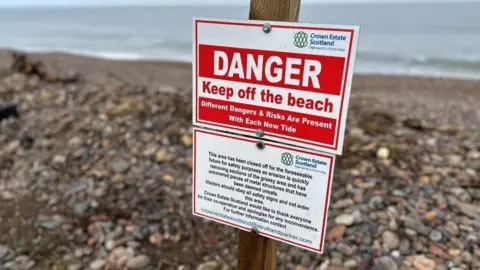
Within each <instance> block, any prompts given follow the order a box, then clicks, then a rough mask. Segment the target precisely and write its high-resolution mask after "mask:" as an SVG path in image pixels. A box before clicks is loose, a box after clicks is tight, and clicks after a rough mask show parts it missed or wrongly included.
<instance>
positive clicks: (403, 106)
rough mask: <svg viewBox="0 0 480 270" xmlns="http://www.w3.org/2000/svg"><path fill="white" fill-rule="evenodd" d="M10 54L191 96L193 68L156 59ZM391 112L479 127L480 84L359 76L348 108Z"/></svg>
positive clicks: (6, 54)
mask: <svg viewBox="0 0 480 270" xmlns="http://www.w3.org/2000/svg"><path fill="white" fill-rule="evenodd" d="M12 52H20V53H25V54H26V55H27V56H28V58H30V59H32V60H34V61H40V62H41V63H43V64H45V65H46V66H48V67H49V69H51V70H54V72H55V73H57V74H59V73H64V74H65V73H68V72H70V71H74V72H75V73H78V74H79V75H80V77H82V78H83V79H84V81H86V82H91V83H96V84H99V85H106V86H107V87H108V86H109V85H115V84H117V85H118V83H121V84H125V83H128V84H134V85H142V86H145V87H147V88H151V89H155V91H159V92H171V93H174V92H181V93H183V94H185V93H191V89H192V69H191V63H185V62H177V61H158V60H138V61H133V60H107V59H102V58H99V57H93V56H80V55H75V54H71V53H58V52H44V53H28V52H25V51H22V50H11V49H9V50H2V49H0V72H1V71H2V70H8V68H9V65H10V62H11V59H12V57H11V54H12ZM365 100H369V102H368V103H369V105H368V106H367V107H368V108H365V109H369V110H387V111H391V112H392V113H395V114H398V115H403V116H405V117H414V118H420V119H424V120H425V121H434V122H436V123H439V124H450V125H455V126H459V127H462V128H464V129H468V130H475V129H477V128H479V127H480V113H479V112H477V111H476V110H475V108H476V106H477V104H478V102H480V83H479V80H467V79H459V78H442V77H421V76H405V75H385V74H371V75H364V74H356V75H354V77H353V80H352V90H351V101H350V105H349V106H350V107H355V106H363V105H360V104H363V102H365Z"/></svg>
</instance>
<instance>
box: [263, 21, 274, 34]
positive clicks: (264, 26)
mask: <svg viewBox="0 0 480 270" xmlns="http://www.w3.org/2000/svg"><path fill="white" fill-rule="evenodd" d="M262 30H263V32H265V33H270V31H272V26H271V25H270V24H269V23H266V24H264V25H263V27H262Z"/></svg>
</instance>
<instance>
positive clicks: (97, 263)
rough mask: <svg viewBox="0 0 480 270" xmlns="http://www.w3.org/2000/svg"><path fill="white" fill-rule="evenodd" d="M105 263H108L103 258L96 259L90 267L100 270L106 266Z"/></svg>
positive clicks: (93, 269)
mask: <svg viewBox="0 0 480 270" xmlns="http://www.w3.org/2000/svg"><path fill="white" fill-rule="evenodd" d="M105 264H107V261H106V260H102V259H99V260H95V261H93V262H92V263H91V264H90V268H91V269H92V270H100V269H102V268H103V267H104V266H105Z"/></svg>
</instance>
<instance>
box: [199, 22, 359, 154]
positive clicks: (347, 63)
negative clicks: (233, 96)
mask: <svg viewBox="0 0 480 270" xmlns="http://www.w3.org/2000/svg"><path fill="white" fill-rule="evenodd" d="M199 23H211V24H225V25H240V26H254V27H260V28H261V27H263V24H260V23H240V22H223V21H208V20H196V21H195V30H194V31H195V62H196V63H195V66H196V68H195V103H196V108H197V109H196V113H195V120H196V122H197V123H200V124H205V125H210V126H215V127H221V128H226V129H229V130H239V131H245V132H252V131H256V129H249V128H239V127H232V126H226V125H221V124H212V123H210V122H204V121H199V120H198V111H199V109H198V108H199V105H200V104H199V103H198V70H199V69H198V67H199V64H198V24H199ZM273 27H275V28H286V29H302V30H323V31H338V32H348V33H350V44H349V46H348V55H347V61H346V68H345V70H344V74H343V87H342V93H341V101H340V114H339V116H338V121H337V125H336V127H335V128H336V129H337V131H336V135H335V138H334V141H335V143H334V145H333V146H332V145H331V144H323V143H314V142H311V141H302V140H298V139H295V138H291V137H288V136H282V135H277V134H269V133H266V134H265V135H268V136H271V137H274V138H280V139H284V140H289V141H293V142H298V143H304V144H307V145H312V146H319V147H323V148H326V149H332V150H335V151H336V150H337V149H338V138H339V136H340V126H341V124H342V114H343V100H344V98H345V89H346V87H347V73H348V70H349V67H350V57H351V55H352V44H353V37H354V30H351V29H333V28H322V27H308V26H291V25H274V26H272V28H273Z"/></svg>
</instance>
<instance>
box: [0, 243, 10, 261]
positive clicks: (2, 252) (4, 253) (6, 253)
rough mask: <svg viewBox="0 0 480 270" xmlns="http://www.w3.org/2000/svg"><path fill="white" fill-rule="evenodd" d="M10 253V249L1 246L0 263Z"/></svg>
mask: <svg viewBox="0 0 480 270" xmlns="http://www.w3.org/2000/svg"><path fill="white" fill-rule="evenodd" d="M9 253H10V248H9V247H7V246H2V245H0V262H1V261H2V259H4V258H6V257H7V255H8V254H9Z"/></svg>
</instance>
